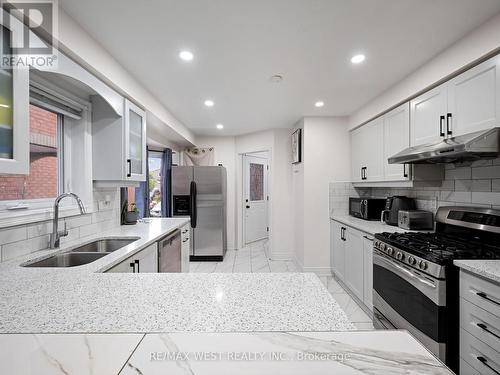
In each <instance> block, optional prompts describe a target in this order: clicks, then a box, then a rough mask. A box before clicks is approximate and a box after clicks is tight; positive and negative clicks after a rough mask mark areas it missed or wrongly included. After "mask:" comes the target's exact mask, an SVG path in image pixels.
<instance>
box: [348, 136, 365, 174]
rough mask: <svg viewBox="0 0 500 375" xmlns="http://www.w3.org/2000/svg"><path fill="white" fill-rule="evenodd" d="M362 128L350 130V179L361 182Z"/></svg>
mask: <svg viewBox="0 0 500 375" xmlns="http://www.w3.org/2000/svg"><path fill="white" fill-rule="evenodd" d="M362 130H363V128H359V129H356V130H354V131H352V132H351V180H352V181H353V182H361V181H362V180H363V176H364V174H363V172H364V170H363V169H362V168H363V162H362V160H361V157H362V155H361V148H362V136H363V132H362Z"/></svg>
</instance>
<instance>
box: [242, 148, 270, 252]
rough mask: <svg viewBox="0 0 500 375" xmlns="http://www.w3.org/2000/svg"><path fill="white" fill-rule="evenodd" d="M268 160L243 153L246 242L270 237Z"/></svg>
mask: <svg viewBox="0 0 500 375" xmlns="http://www.w3.org/2000/svg"><path fill="white" fill-rule="evenodd" d="M267 166H268V160H267V159H265V158H261V157H257V156H251V155H243V169H244V171H243V176H244V177H243V185H244V186H243V215H244V242H245V244H249V243H251V242H255V241H258V240H261V239H264V238H267V237H268V215H267V210H268V203H269V202H268V192H267V178H268V168H267Z"/></svg>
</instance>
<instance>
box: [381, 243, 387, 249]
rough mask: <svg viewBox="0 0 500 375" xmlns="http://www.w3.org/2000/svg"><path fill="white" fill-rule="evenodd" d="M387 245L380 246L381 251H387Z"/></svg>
mask: <svg viewBox="0 0 500 375" xmlns="http://www.w3.org/2000/svg"><path fill="white" fill-rule="evenodd" d="M386 247H387V245H386V244H385V243H381V244H380V250H382V251H385V249H386Z"/></svg>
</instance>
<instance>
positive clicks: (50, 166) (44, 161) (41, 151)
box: [0, 105, 58, 200]
mask: <svg viewBox="0 0 500 375" xmlns="http://www.w3.org/2000/svg"><path fill="white" fill-rule="evenodd" d="M30 141H31V142H32V143H31V144H30V146H31V152H30V173H29V175H28V176H0V200H16V199H37V198H54V197H56V196H57V193H58V191H57V186H58V183H57V178H58V173H57V172H58V171H57V169H58V162H57V156H56V155H57V154H56V152H57V149H56V148H54V146H56V145H57V114H55V113H53V112H49V111H47V110H45V109H42V108H39V107H36V106H33V105H31V106H30ZM33 142H36V144H35V143H33Z"/></svg>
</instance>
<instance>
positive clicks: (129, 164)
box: [92, 95, 146, 183]
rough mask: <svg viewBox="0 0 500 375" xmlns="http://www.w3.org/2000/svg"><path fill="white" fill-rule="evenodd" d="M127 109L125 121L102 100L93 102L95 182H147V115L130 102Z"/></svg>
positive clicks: (95, 97)
mask: <svg viewBox="0 0 500 375" xmlns="http://www.w3.org/2000/svg"><path fill="white" fill-rule="evenodd" d="M123 105H124V110H123V113H124V116H123V117H121V116H119V115H117V114H116V112H115V111H114V110H113V108H112V107H111V106H110V104H109V103H108V102H107V101H105V100H104V99H103V98H102V97H101V96H98V95H96V96H94V97H93V98H92V149H93V164H92V165H93V179H94V181H103V182H112V183H120V182H128V181H145V180H146V114H145V112H144V111H143V110H142V109H141V108H139V107H137V106H136V105H135V104H133V103H131V102H129V101H128V100H126V99H124V103H123Z"/></svg>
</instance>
